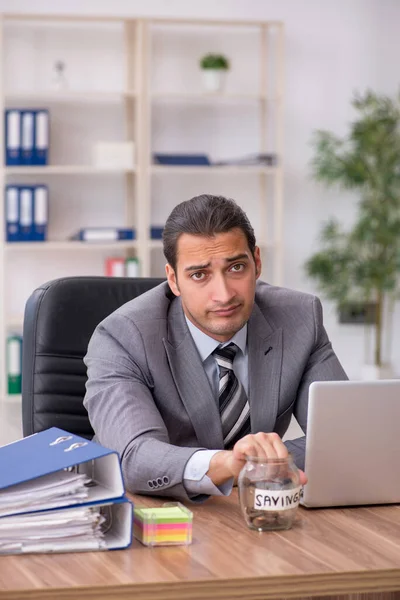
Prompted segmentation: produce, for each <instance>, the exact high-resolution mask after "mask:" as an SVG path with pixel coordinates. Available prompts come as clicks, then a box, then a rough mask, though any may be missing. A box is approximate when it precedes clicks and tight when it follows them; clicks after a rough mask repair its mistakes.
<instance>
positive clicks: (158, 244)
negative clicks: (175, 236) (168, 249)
mask: <svg viewBox="0 0 400 600" xmlns="http://www.w3.org/2000/svg"><path fill="white" fill-rule="evenodd" d="M148 245H149V248H150V249H153V248H162V247H163V241H162V240H149V241H148Z"/></svg>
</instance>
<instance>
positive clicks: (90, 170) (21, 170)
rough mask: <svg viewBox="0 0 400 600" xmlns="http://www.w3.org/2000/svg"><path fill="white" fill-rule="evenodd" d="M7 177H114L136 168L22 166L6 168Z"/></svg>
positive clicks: (132, 171) (133, 170) (131, 171)
mask: <svg viewBox="0 0 400 600" xmlns="http://www.w3.org/2000/svg"><path fill="white" fill-rule="evenodd" d="M4 171H5V174H6V175H114V174H123V173H134V172H135V168H134V167H132V168H131V169H114V168H113V169H104V168H99V167H93V166H90V165H88V166H84V165H49V166H43V167H40V166H38V167H36V166H32V167H30V166H21V167H4Z"/></svg>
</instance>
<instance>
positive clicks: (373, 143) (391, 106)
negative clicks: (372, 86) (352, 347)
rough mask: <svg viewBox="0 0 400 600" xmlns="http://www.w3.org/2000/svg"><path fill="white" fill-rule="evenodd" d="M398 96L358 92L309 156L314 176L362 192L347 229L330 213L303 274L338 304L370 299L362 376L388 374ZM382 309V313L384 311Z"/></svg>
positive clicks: (396, 250) (399, 252)
mask: <svg viewBox="0 0 400 600" xmlns="http://www.w3.org/2000/svg"><path fill="white" fill-rule="evenodd" d="M399 101H400V98H395V99H392V98H390V97H387V96H384V95H378V94H375V93H373V92H370V91H368V92H366V93H365V94H364V95H356V96H355V97H354V99H353V101H352V105H353V107H354V108H355V110H356V112H357V117H356V119H355V120H354V122H352V123H351V124H350V127H349V132H348V134H347V135H346V136H345V137H344V138H339V137H337V136H335V135H334V134H333V133H330V132H328V131H317V132H315V134H314V138H313V147H314V151H315V154H314V158H313V161H312V167H313V175H314V177H315V179H317V180H318V181H321V182H323V183H325V184H326V185H328V186H332V185H339V186H341V187H342V188H344V189H354V190H357V191H358V192H359V194H360V200H359V202H358V206H357V214H356V217H355V221H354V223H353V225H352V227H349V228H348V229H347V230H345V229H343V228H342V227H341V226H340V224H339V223H338V222H337V221H336V220H335V219H331V220H329V221H328V222H327V223H325V225H324V227H323V230H322V236H321V239H322V248H321V249H320V250H319V251H318V252H316V253H315V254H314V255H313V256H311V257H310V258H309V259H308V260H307V262H306V265H305V267H306V271H307V273H308V275H309V276H310V277H311V278H313V279H315V280H316V281H317V282H318V284H319V287H320V289H321V292H322V293H325V295H326V296H327V297H329V298H330V299H331V300H334V301H336V303H337V304H338V305H339V307H340V306H342V305H343V304H346V303H349V302H350V303H351V302H354V301H358V302H362V303H371V302H372V303H373V304H374V307H375V310H374V311H373V314H372V315H371V323H372V327H373V331H374V345H373V356H372V357H368V358H367V365H366V368H365V369H364V378H368V379H370V378H373V379H377V378H384V377H390V376H392V371H391V364H390V361H388V362H385V360H384V359H385V358H387V357H384V356H383V333H384V321H385V317H387V316H388V315H387V310H388V307H390V306H393V302H394V301H395V300H396V298H397V296H398V290H399V281H400V102H399ZM385 313H386V314H385Z"/></svg>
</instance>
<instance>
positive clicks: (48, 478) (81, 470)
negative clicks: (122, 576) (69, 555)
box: [0, 427, 133, 554]
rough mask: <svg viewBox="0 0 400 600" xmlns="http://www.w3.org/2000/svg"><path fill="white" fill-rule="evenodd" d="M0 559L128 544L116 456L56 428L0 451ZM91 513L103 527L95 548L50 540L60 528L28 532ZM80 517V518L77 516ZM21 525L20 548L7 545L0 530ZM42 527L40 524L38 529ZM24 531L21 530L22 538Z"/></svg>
mask: <svg viewBox="0 0 400 600" xmlns="http://www.w3.org/2000/svg"><path fill="white" fill-rule="evenodd" d="M0 462H1V464H2V465H3V468H2V469H1V470H0V554H2V553H3V554H13V553H25V552H65V551H77V550H96V549H104V550H106V549H117V548H125V547H127V546H129V545H130V543H131V540H132V517H133V506H132V503H131V502H130V501H129V500H128V499H127V498H126V497H125V496H124V483H123V478H122V472H121V467H120V461H119V456H118V454H117V453H116V452H114V451H112V450H109V449H107V448H104V447H103V446H100V445H99V444H96V443H95V442H91V441H89V440H87V439H85V438H82V437H80V436H77V435H74V434H72V433H69V432H67V431H64V430H62V429H59V428H57V427H52V428H50V429H47V430H45V431H41V432H40V433H36V434H33V435H31V436H29V437H26V438H23V439H21V440H18V441H16V442H13V443H11V444H8V445H6V446H2V447H0ZM93 510H96V511H97V512H96V514H98V515H99V516H100V518H101V519H102V520H104V521H105V523H104V530H103V532H102V534H103V535H102V539H101V543H100V544H97V542H96V541H94V542H93V541H90V542H87V541H85V540H82V539H78V537H77V538H76V539H75V537H74V536H72V537H70V538H67V537H66V538H65V539H64V540H63V539H61V541H60V539H59V538H58V536H56V535H55V532H57V529H58V530H59V527H60V525H57V522H56V524H55V526H54V528H53V529H52V528H51V527H50V528H48V529H47V530H46V531H45V530H44V529H43V528H42V529H41V530H39V534H40V539H39V540H33V541H32V540H30V539H29V535H28V531H29V529H30V528H32V529H33V530H35V528H37V527H38V526H39V525H40V523H42V524H43V523H49V522H50V521H51V520H52V519H53V518H56V519H57V520H59V519H61V520H63V519H67V520H68V519H70V518H73V517H74V515H75V514H76V513H77V512H78V514H79V515H83V514H86V515H89V516H90V515H91V514H92V511H93ZM79 518H81V517H79ZM22 519H23V523H24V524H26V525H25V527H26V531H27V533H26V539H24V538H23V539H22V542H21V544H20V546H21V547H18V546H17V547H14V546H15V544H10V543H8V540H7V535H6V536H5V535H4V532H3V530H2V528H4V527H5V528H7V522H9V524H10V528H11V527H12V528H13V531H15V526H18V525H20V524H21V520H22ZM43 527H45V525H44V526H43ZM23 535H24V532H23V531H22V536H23Z"/></svg>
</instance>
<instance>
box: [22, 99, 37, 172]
mask: <svg viewBox="0 0 400 600" xmlns="http://www.w3.org/2000/svg"><path fill="white" fill-rule="evenodd" d="M34 127H35V113H34V111H33V110H22V111H21V164H22V165H32V164H33V142H34Z"/></svg>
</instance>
